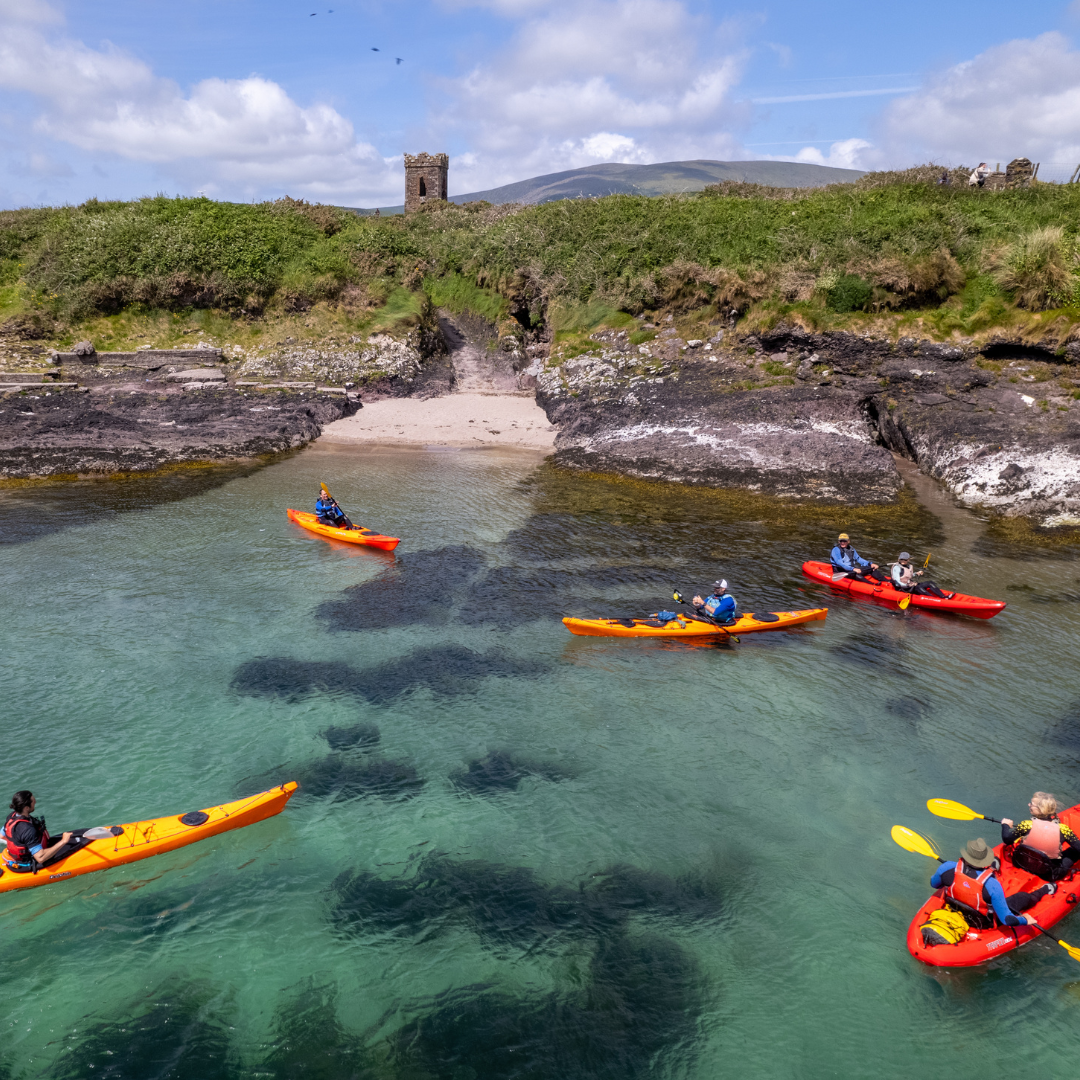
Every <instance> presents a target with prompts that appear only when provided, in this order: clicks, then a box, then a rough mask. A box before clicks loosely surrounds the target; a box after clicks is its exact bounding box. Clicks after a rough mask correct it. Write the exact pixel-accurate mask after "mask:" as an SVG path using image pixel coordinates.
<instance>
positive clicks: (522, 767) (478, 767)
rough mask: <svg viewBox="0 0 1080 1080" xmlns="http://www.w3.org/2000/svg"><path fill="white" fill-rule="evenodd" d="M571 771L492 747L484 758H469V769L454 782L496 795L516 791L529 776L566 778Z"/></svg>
mask: <svg viewBox="0 0 1080 1080" xmlns="http://www.w3.org/2000/svg"><path fill="white" fill-rule="evenodd" d="M570 775H571V774H570V773H568V772H567V771H566V770H565V769H562V768H560V767H559V766H557V765H551V764H547V763H545V762H538V761H531V760H530V759H528V758H523V757H518V756H516V755H514V754H511V753H509V752H508V751H506V750H492V751H491V752H490V753H488V754H485V755H484V756H483V757H482V758H476V759H475V760H474V761H470V762H469V767H468V769H465V770H464V771H461V772H456V773H454V774H453V775H452V776H451V777H450V782H451V783H452V784H453V785H454V786H455V787H457V788H459V789H460V790H462V791H467V792H470V793H471V794H473V795H494V794H497V793H498V792H500V791H516V790H517V786H518V784H520V783H521V781H522V780H523V779H524V778H525V777H526V776H539V777H542V778H543V779H545V780H554V781H558V780H566V779H568V778H569V776H570Z"/></svg>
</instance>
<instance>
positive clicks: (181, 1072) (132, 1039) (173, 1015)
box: [52, 988, 240, 1080]
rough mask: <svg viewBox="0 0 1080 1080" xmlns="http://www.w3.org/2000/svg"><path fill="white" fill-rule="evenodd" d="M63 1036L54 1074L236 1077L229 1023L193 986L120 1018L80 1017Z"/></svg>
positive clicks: (62, 1078)
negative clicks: (96, 1020) (75, 1026)
mask: <svg viewBox="0 0 1080 1080" xmlns="http://www.w3.org/2000/svg"><path fill="white" fill-rule="evenodd" d="M79 1027H80V1029H81V1030H80V1031H79V1033H78V1034H77V1035H76V1034H72V1035H70V1036H67V1037H65V1039H64V1042H65V1043H67V1044H69V1045H70V1049H65V1051H64V1052H63V1053H61V1055H60V1057H59V1059H58V1062H57V1065H56V1067H55V1070H54V1072H53V1074H52V1075H53V1076H54V1077H55V1078H56V1080H86V1078H87V1077H88V1076H93V1077H101V1078H104V1080H131V1078H134V1077H161V1078H165V1077H169V1078H172V1077H176V1078H178V1080H179V1078H181V1077H193V1078H194V1077H198V1080H236V1078H238V1077H239V1075H240V1074H239V1073H238V1072H237V1071H235V1070H234V1069H233V1068H232V1066H231V1064H230V1060H229V1036H228V1032H229V1030H230V1028H229V1026H228V1025H227V1024H226V1023H225V1022H223V1021H222V1020H220V1019H219V1018H218V1017H217V1016H215V1015H214V1014H213V1013H212V1012H211V1010H210V1008H209V1005H208V1004H206V1003H204V1002H203V1001H202V1000H201V999H200V997H199V996H198V995H196V994H194V993H193V992H189V991H186V990H184V989H183V988H180V989H174V990H173V991H172V992H170V993H169V995H168V997H164V996H162V997H160V998H159V999H158V1000H155V1001H154V1002H152V1003H151V1005H150V1008H149V1010H148V1011H146V1012H142V1013H140V1015H138V1016H136V1017H127V1018H125V1019H123V1020H113V1021H106V1022H102V1023H98V1024H94V1023H93V1022H92V1021H90V1022H88V1021H85V1020H84V1021H82V1022H81V1023H80V1025H79Z"/></svg>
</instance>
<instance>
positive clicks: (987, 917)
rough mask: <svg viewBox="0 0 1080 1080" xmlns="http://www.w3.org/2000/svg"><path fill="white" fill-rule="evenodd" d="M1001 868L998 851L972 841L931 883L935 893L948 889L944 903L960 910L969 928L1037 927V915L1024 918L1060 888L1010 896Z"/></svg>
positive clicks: (977, 841) (1048, 886) (946, 864)
mask: <svg viewBox="0 0 1080 1080" xmlns="http://www.w3.org/2000/svg"><path fill="white" fill-rule="evenodd" d="M999 869H1000V864H999V863H998V860H997V859H996V858H995V856H994V849H993V848H992V847H990V846H989V845H988V844H987V842H986V841H985V840H984V839H983V838H982V837H979V839H978V840H969V841H968V842H967V843H966V844H965V845H964V846H963V847H962V848H961V849H960V858H959V859H957V860H956V862H946V863H942V864H941V866H940V868H939V869H938V872H937V873H936V874H935V875H934V876H933V877H932V878H931V879H930V885H931V886H932V887H933V888H935V889H944V894H943V896H944V899H945V900H946V901H947V903H948V904H949V905H950V907H954V908H956V910H957V911H959V912H960V913H961V914H962V915H963V916H964V918H965V919H967V921H968V925H969V926H972V927H974V928H975V929H976V930H989V929H991V928H992V927H993V926H994V925H995V919H996V921H997V925H999V926H1028V925H1030V924H1032V923H1037V920H1036V919H1035V917H1034V916H1033V915H1022V914H1020V913H1021V912H1023V911H1027V910H1028V909H1029V908H1031V907H1034V905H1035V904H1037V903H1038V902H1039V901H1040V900H1041V899H1042V898H1043V897H1044V896H1051V895H1053V894H1054V893H1055V892H1057V886H1056V885H1054V884H1053V883H1047V884H1046V885H1042V886H1040V887H1039V888H1038V889H1035V890H1034V891H1032V892H1017V893H1013V894H1012V896H1006V895H1005V890H1004V889H1003V888H1002V887H1001V882H1000V881H999V880H998V876H997V875H998V870H999Z"/></svg>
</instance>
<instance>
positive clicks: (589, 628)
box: [563, 608, 829, 638]
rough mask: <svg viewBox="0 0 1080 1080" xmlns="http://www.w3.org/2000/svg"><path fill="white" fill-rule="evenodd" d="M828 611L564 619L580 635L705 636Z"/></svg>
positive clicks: (776, 625)
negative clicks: (721, 620)
mask: <svg viewBox="0 0 1080 1080" xmlns="http://www.w3.org/2000/svg"><path fill="white" fill-rule="evenodd" d="M828 614H829V609H828V608H808V609H806V610H805V611H764V612H761V613H760V614H747V615H741V616H740V617H739V618H738V619H736V620H735V621H734V622H732V623H728V624H727V625H726V626H717V625H716V623H713V622H709V621H708V620H706V619H701V618H698V617H697V616H695V615H676V616H675V618H674V619H670V620H668V621H667V622H661V621H660V620H659V619H657V618H656V617H655V616H653V617H651V618H647V619H569V618H567V619H563V625H564V626H565V627H566V629H567V630H569V631H570V633H571V634H578V635H580V636H581V637H664V638H708V637H724V636H726V635H727V634H750V633H753V632H754V631H756V630H787V629H789V628H790V627H792V626H800V625H802V624H803V623H808V622H817V621H818V620H820V619H824V618H825V616H826V615H828Z"/></svg>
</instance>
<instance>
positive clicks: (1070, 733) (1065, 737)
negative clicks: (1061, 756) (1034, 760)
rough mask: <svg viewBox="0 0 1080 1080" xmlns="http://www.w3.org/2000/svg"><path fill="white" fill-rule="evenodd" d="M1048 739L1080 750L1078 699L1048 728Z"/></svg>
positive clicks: (1079, 710) (1079, 708)
mask: <svg viewBox="0 0 1080 1080" xmlns="http://www.w3.org/2000/svg"><path fill="white" fill-rule="evenodd" d="M1048 737H1049V739H1050V741H1051V742H1055V743H1057V744H1058V746H1064V747H1067V748H1068V749H1070V750H1080V700H1077V701H1074V702H1073V703H1072V705H1071V706H1070V707H1069V708H1068V709H1066V710H1065V712H1064V713H1063V714H1062V716H1061V717H1060V718H1059V719H1058V720H1057V721H1056V722H1055V723H1054V726H1053V727H1052V728H1051V729H1050V732H1049V736H1048Z"/></svg>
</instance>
